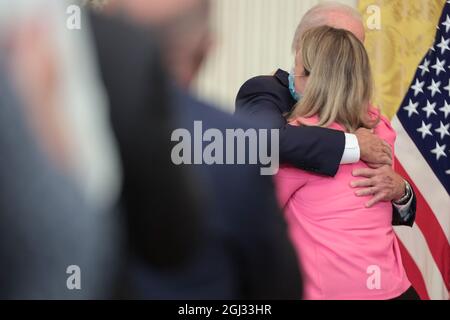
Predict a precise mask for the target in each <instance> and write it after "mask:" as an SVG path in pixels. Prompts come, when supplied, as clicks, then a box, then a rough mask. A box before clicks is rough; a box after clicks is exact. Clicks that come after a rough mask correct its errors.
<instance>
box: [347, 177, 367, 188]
mask: <svg viewBox="0 0 450 320" xmlns="http://www.w3.org/2000/svg"><path fill="white" fill-rule="evenodd" d="M350 186H352V187H353V188H361V187H371V186H373V181H372V180H371V179H362V180H355V181H352V182H350Z"/></svg>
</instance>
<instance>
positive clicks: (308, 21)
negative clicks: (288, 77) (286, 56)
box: [292, 1, 362, 53]
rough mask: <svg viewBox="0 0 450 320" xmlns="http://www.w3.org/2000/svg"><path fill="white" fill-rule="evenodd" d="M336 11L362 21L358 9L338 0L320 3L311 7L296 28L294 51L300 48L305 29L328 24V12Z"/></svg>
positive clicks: (293, 43)
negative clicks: (337, 0)
mask: <svg viewBox="0 0 450 320" xmlns="http://www.w3.org/2000/svg"><path fill="white" fill-rule="evenodd" d="M335 12H339V13H344V14H347V15H349V16H351V17H353V18H355V19H357V20H359V21H362V16H361V14H360V13H359V12H358V10H356V9H355V8H352V7H350V6H348V5H345V4H342V3H339V2H336V1H327V2H322V3H319V4H318V5H316V6H314V7H312V8H311V9H309V10H308V12H306V13H305V15H304V16H303V18H302V20H301V21H300V23H299V25H298V27H297V30H295V35H294V40H293V42H292V51H293V52H294V53H296V52H297V51H298V50H299V49H300V48H299V47H298V45H299V43H300V39H301V37H302V35H303V34H304V33H305V31H307V30H309V29H312V28H315V27H320V26H323V25H327V23H329V20H328V14H329V13H335Z"/></svg>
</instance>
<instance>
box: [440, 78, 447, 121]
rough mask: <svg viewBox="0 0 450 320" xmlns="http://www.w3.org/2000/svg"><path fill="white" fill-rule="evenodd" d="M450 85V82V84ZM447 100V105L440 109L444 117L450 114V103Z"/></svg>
mask: <svg viewBox="0 0 450 320" xmlns="http://www.w3.org/2000/svg"><path fill="white" fill-rule="evenodd" d="M449 86H450V84H449ZM444 102H445V106H443V107H442V108H439V111H441V112H443V113H444V118H445V119H447V117H448V115H449V114H450V104H448V103H447V101H444Z"/></svg>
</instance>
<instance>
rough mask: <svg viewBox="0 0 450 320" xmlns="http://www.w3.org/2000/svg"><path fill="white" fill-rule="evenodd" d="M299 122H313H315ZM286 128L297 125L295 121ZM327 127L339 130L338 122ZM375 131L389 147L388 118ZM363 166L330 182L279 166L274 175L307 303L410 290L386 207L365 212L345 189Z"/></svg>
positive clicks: (342, 172)
mask: <svg viewBox="0 0 450 320" xmlns="http://www.w3.org/2000/svg"><path fill="white" fill-rule="evenodd" d="M372 112H373V111H372ZM303 120H304V121H308V123H311V124H313V123H317V121H318V118H317V117H311V118H309V119H303ZM291 125H301V124H300V119H297V120H296V121H293V122H292V123H291ZM330 128H332V129H336V130H343V128H342V127H341V126H340V125H339V124H337V123H333V124H332V125H331V126H330ZM374 132H375V134H377V135H378V136H380V137H381V138H382V139H384V140H385V141H387V142H388V143H389V144H390V146H391V147H392V149H393V148H394V141H395V137H396V134H395V131H394V130H393V129H392V127H391V125H390V123H389V120H388V119H386V118H385V117H382V118H381V121H380V123H379V125H378V126H377V127H376V128H375V129H374ZM299 139H301V137H299ZM366 167H367V165H366V164H365V163H364V162H361V161H359V162H358V163H354V164H348V165H341V166H340V168H339V170H338V172H337V174H336V176H335V177H334V178H330V177H324V176H320V175H317V174H313V173H308V172H305V171H302V170H299V169H296V168H294V167H292V166H288V165H283V166H281V168H280V170H279V172H278V174H277V175H276V176H275V184H276V190H277V196H278V199H279V203H280V205H281V207H282V208H283V211H284V214H285V217H286V220H287V223H288V228H289V234H290V237H291V240H292V242H293V244H294V246H295V249H296V251H297V254H298V257H299V259H300V265H301V266H302V271H303V274H304V281H305V298H306V299H390V298H394V297H396V296H399V295H401V294H402V293H403V292H405V291H406V290H407V289H408V288H409V286H410V282H409V281H408V279H407V277H406V274H405V271H404V269H403V265H402V259H401V256H400V250H399V246H398V243H397V238H396V236H395V234H394V231H393V228H392V223H391V221H392V205H391V203H390V202H382V203H378V204H377V205H375V206H373V207H372V208H366V207H365V203H366V202H367V201H368V199H369V197H356V196H355V189H353V188H351V187H350V182H351V181H353V180H355V177H353V176H352V171H353V170H354V169H356V168H366Z"/></svg>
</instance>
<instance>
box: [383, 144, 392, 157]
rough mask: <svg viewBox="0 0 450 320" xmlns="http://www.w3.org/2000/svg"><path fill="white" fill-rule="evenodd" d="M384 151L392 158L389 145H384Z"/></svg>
mask: <svg viewBox="0 0 450 320" xmlns="http://www.w3.org/2000/svg"><path fill="white" fill-rule="evenodd" d="M383 152H384V154H385V155H387V156H388V157H389V159H392V152H391V148H390V147H389V146H383Z"/></svg>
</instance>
